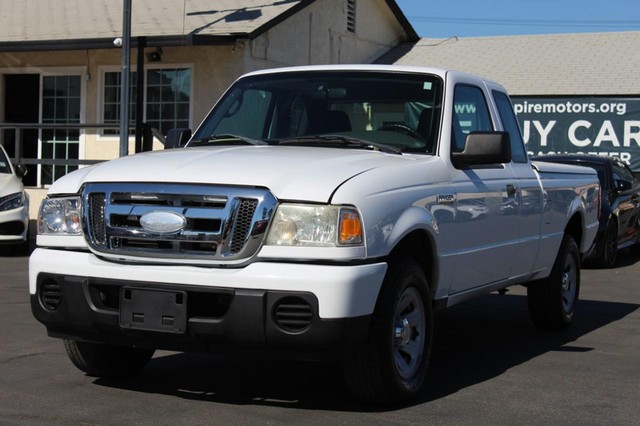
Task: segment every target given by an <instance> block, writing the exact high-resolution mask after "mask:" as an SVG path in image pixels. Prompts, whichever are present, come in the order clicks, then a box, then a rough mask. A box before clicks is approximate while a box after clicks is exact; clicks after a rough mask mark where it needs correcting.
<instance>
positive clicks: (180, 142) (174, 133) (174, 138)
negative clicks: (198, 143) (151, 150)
mask: <svg viewBox="0 0 640 426" xmlns="http://www.w3.org/2000/svg"><path fill="white" fill-rule="evenodd" d="M189 139H191V129H171V130H169V133H167V137H166V139H165V140H164V149H172V148H181V147H183V146H185V145H186V144H187V142H189Z"/></svg>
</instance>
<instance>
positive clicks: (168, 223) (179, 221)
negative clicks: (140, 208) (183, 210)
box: [140, 210, 187, 234]
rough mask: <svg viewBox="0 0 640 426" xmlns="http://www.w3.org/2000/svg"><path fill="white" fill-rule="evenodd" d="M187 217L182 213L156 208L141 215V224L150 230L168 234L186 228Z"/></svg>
mask: <svg viewBox="0 0 640 426" xmlns="http://www.w3.org/2000/svg"><path fill="white" fill-rule="evenodd" d="M186 224H187V219H186V218H185V217H184V216H182V215H181V214H180V213H175V212H172V211H163V210H155V211H152V212H148V213H145V214H143V215H142V216H141V217H140V225H142V227H143V228H144V229H145V230H146V231H149V232H157V233H160V234H167V233H172V232H178V231H180V230H182V229H184V227H185V225H186Z"/></svg>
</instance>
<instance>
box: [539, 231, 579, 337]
mask: <svg viewBox="0 0 640 426" xmlns="http://www.w3.org/2000/svg"><path fill="white" fill-rule="evenodd" d="M579 292H580V252H579V251H578V245H577V244H576V242H575V240H574V239H573V237H572V236H571V235H569V234H565V235H564V237H563V239H562V243H561V244H560V250H559V251H558V256H557V257H556V260H555V263H554V264H553V269H552V270H551V274H550V275H549V276H548V277H547V278H545V279H542V280H539V281H536V282H533V283H530V284H529V286H528V287H527V302H528V305H529V315H530V317H531V320H532V322H533V323H534V325H535V326H536V327H538V328H541V329H546V330H558V329H564V328H567V327H569V325H571V322H572V321H573V314H574V312H575V309H576V304H577V302H578V294H579Z"/></svg>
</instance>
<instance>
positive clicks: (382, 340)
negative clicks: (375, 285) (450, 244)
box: [343, 260, 433, 404]
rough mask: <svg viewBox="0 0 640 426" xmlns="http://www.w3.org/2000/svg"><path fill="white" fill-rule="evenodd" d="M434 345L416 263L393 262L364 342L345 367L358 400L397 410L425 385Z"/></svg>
mask: <svg viewBox="0 0 640 426" xmlns="http://www.w3.org/2000/svg"><path fill="white" fill-rule="evenodd" d="M432 342H433V309H432V306H431V298H430V296H429V290H428V285H427V280H426V278H425V276H424V273H423V271H422V269H420V267H419V266H418V265H417V264H416V263H415V262H414V261H413V260H404V261H401V262H393V263H391V264H390V265H389V270H388V271H387V275H386V277H385V280H384V283H383V285H382V288H381V290H380V294H379V295H378V301H377V303H376V308H375V311H374V313H373V315H372V318H371V324H370V326H369V331H368V334H367V337H366V340H365V342H364V343H363V344H362V346H361V347H360V348H358V350H357V351H356V353H355V354H354V356H353V357H352V358H351V359H349V360H347V361H346V362H345V363H344V364H343V367H344V376H345V382H346V384H347V387H348V388H349V390H350V392H351V394H352V395H353V396H354V398H356V399H358V400H361V401H365V402H369V403H371V402H372V403H377V404H397V403H399V402H402V401H406V400H408V399H410V398H411V397H413V396H415V395H416V394H417V393H418V392H419V391H420V389H421V388H422V385H423V383H424V381H425V377H426V374H427V369H428V367H429V358H430V356H431V346H432Z"/></svg>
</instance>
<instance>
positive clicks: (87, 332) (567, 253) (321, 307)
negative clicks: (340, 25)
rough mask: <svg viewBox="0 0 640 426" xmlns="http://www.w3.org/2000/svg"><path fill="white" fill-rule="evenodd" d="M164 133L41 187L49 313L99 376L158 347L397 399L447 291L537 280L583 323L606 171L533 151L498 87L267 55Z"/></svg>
mask: <svg viewBox="0 0 640 426" xmlns="http://www.w3.org/2000/svg"><path fill="white" fill-rule="evenodd" d="M187 139H188V143H187V144H186V147H184V146H182V144H181V142H184V141H186V140H187ZM167 145H169V146H171V145H177V146H176V147H175V149H167V150H164V151H162V152H149V153H143V154H139V155H134V156H129V157H124V158H120V159H117V160H114V161H110V162H106V163H102V164H99V165H95V166H92V167H87V168H83V169H81V170H78V171H76V172H74V173H71V174H69V175H66V176H65V177H63V178H62V179H60V180H58V181H57V182H55V183H54V184H53V185H52V186H51V188H50V190H49V192H48V196H47V198H46V199H45V200H44V201H43V203H42V205H41V208H40V214H39V220H38V237H37V244H38V248H37V249H36V250H35V252H34V253H33V255H32V256H31V259H30V282H29V291H30V294H31V306H32V311H33V314H34V316H35V317H36V318H37V319H38V320H39V321H40V322H42V323H43V324H44V325H45V326H46V327H47V331H48V333H49V335H50V336H53V337H58V338H62V339H64V342H65V347H66V350H67V353H68V355H69V357H70V359H71V361H72V362H73V363H74V364H75V365H76V366H77V367H78V368H79V369H81V370H83V371H84V372H86V373H87V374H89V375H97V376H110V375H126V374H132V373H134V372H136V371H137V370H139V369H141V368H142V367H143V366H144V365H145V364H146V363H147V362H148V361H149V359H150V358H151V356H152V355H153V353H154V350H155V349H170V350H180V351H191V350H203V351H220V352H223V353H227V354H230V356H237V355H246V354H250V355H251V356H254V355H255V356H258V355H260V356H261V355H262V354H264V355H275V356H279V357H291V358H309V359H334V360H335V359H337V360H339V361H340V362H341V364H342V365H343V367H344V373H345V379H346V383H347V386H348V387H349V389H350V390H351V391H352V393H353V395H354V396H355V397H357V398H359V399H362V400H366V401H372V402H377V403H395V402H398V401H403V400H406V399H408V398H410V397H412V396H414V395H415V394H416V393H417V392H419V391H420V389H421V388H422V387H423V383H424V381H425V376H426V373H427V368H428V363H429V357H430V352H431V347H432V344H433V336H434V326H433V312H434V310H436V309H439V308H444V307H448V306H452V305H454V304H456V303H460V302H462V301H464V300H466V299H468V298H471V297H474V296H477V295H480V294H484V293H487V292H492V291H500V290H503V289H505V288H506V287H508V286H513V285H525V286H526V287H527V289H528V300H529V310H530V316H531V318H532V320H533V323H534V324H535V325H536V326H538V327H540V328H551V329H557V328H564V327H566V326H568V325H569V324H570V323H571V321H572V319H573V314H574V309H575V306H576V302H577V300H578V292H579V286H580V262H581V257H582V255H583V254H584V253H586V252H587V251H588V250H589V248H590V247H591V245H592V242H593V240H594V236H595V234H596V231H597V228H598V214H599V200H600V196H599V191H600V187H599V185H598V179H597V176H596V173H595V171H593V170H591V169H588V168H582V167H574V166H564V165H558V164H551V163H539V164H532V163H531V162H530V161H529V159H528V158H527V155H526V151H525V147H524V144H523V141H522V138H521V135H520V131H519V128H518V124H517V121H516V118H515V116H514V112H513V109H512V107H511V103H510V100H509V97H508V96H507V93H506V91H505V89H504V88H503V87H501V86H500V85H498V84H496V83H493V82H490V81H486V80H483V79H481V78H478V77H474V76H471V75H467V74H463V73H460V72H455V71H447V70H440V69H430V68H413V67H401V68H400V67H391V66H322V67H301V68H286V69H278V70H267V71H260V72H254V73H251V74H248V75H245V76H243V77H241V78H240V79H238V80H237V81H236V82H235V83H234V84H233V85H232V86H231V87H230V88H229V89H228V90H227V91H226V93H225V94H224V95H223V96H222V98H221V99H220V101H219V102H218V103H217V104H216V105H215V107H214V108H213V110H212V111H211V112H210V114H209V115H208V117H207V118H206V119H205V120H204V122H203V123H202V124H201V125H200V126H199V128H198V129H197V130H196V131H195V132H194V134H193V136H192V137H189V136H187V137H185V132H181V131H175V132H171V137H170V138H169V140H168V141H167Z"/></svg>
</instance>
